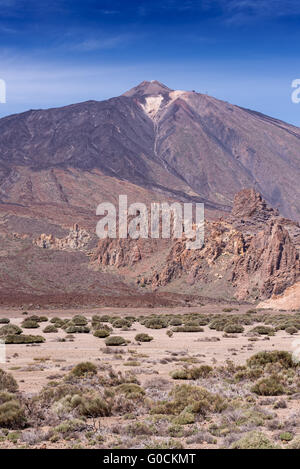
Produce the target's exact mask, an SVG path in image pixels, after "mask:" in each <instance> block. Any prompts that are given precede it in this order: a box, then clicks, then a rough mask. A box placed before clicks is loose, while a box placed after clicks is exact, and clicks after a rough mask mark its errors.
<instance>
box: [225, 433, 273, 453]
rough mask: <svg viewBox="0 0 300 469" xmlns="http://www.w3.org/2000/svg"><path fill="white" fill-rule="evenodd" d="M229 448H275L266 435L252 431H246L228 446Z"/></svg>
mask: <svg viewBox="0 0 300 469" xmlns="http://www.w3.org/2000/svg"><path fill="white" fill-rule="evenodd" d="M230 448H231V449H275V448H276V445H274V444H273V443H272V442H271V441H270V440H269V439H268V437H267V436H266V435H264V434H263V433H261V432H257V431H252V432H249V433H246V435H244V436H242V438H240V439H239V440H238V441H236V442H235V443H233V444H232V445H231V446H230Z"/></svg>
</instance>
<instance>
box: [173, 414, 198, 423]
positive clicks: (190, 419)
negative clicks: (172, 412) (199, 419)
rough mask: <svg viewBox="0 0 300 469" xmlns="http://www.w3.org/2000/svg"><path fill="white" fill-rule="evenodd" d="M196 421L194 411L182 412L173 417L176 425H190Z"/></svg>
mask: <svg viewBox="0 0 300 469" xmlns="http://www.w3.org/2000/svg"><path fill="white" fill-rule="evenodd" d="M194 422H195V415H194V414H192V412H182V413H181V414H179V415H178V416H177V417H175V418H174V419H173V423H174V425H189V424H191V423H194Z"/></svg>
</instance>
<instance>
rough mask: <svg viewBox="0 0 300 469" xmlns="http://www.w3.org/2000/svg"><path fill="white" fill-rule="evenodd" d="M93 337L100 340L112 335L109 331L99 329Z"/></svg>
mask: <svg viewBox="0 0 300 469" xmlns="http://www.w3.org/2000/svg"><path fill="white" fill-rule="evenodd" d="M93 335H94V336H95V337H98V338H99V339H105V337H108V336H109V335H110V332H109V331H108V330H107V329H97V330H96V331H95V332H94V334H93Z"/></svg>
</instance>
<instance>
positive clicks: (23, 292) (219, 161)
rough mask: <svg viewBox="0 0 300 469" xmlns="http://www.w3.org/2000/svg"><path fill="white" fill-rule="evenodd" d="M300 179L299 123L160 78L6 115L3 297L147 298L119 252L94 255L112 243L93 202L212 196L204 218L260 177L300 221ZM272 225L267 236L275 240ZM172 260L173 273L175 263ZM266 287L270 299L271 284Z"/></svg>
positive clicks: (160, 285)
mask: <svg viewBox="0 0 300 469" xmlns="http://www.w3.org/2000/svg"><path fill="white" fill-rule="evenodd" d="M299 180H300V129H299V128H297V127H294V126H292V125H289V124H286V123H284V122H281V121H279V120H276V119H272V118H270V117H268V116H264V115H262V114H259V113H257V112H255V111H250V110H248V109H243V108H240V107H238V106H234V105H231V104H229V103H226V102H223V101H219V100H217V99H215V98H213V97H210V96H207V95H204V94H200V93H196V92H195V91H180V90H176V91H174V90H171V89H169V88H168V87H167V86H165V85H163V84H161V83H159V82H158V81H152V82H147V81H145V82H142V83H141V84H140V85H138V86H136V87H135V88H133V89H131V90H130V91H127V92H126V93H124V94H123V95H122V96H119V97H116V98H112V99H109V100H106V101H101V102H97V101H88V102H84V103H79V104H73V105H70V106H65V107H62V108H56V109H46V110H31V111H28V112H25V113H22V114H16V115H12V116H8V117H5V118H3V119H0V258H1V263H0V301H2V302H3V303H7V302H10V303H16V304H17V303H22V302H30V301H31V300H32V301H34V302H35V303H36V302H41V303H43V304H44V303H45V302H49V303H53V304H54V303H55V304H65V303H67V304H70V302H71V301H75V298H77V300H76V301H75V302H77V303H78V304H81V303H85V304H86V303H87V302H90V301H95V303H97V304H98V303H99V301H100V302H101V301H102V302H103V301H104V302H105V301H106V300H105V299H103V298H106V299H107V298H108V297H109V298H110V300H111V302H112V298H113V297H114V296H112V292H114V295H115V296H116V297H117V296H119V297H120V295H121V296H122V298H123V300H122V301H121V300H120V301H119V300H118V301H119V303H120V304H123V305H125V303H126V302H127V304H131V303H132V302H131V300H128V298H131V299H132V298H138V300H137V301H140V298H141V288H140V287H139V285H140V284H141V282H140V283H139V284H137V283H136V279H135V278H131V279H129V280H128V278H127V277H128V275H127V274H125V278H124V277H123V276H122V275H121V273H120V270H119V269H118V268H117V267H116V266H115V265H114V262H112V264H110V261H109V262H107V263H106V262H105V261H103V262H102V260H100V261H99V262H98V261H96V260H97V259H98V260H99V259H100V258H101V259H102V257H103V256H104V257H103V258H105V256H106V258H108V257H109V256H110V254H111V253H110V252H109V249H110V248H111V246H109V245H108V246H107V249H108V252H107V253H106V254H105V253H104V254H103V252H102V251H103V246H102V245H101V246H99V245H98V243H97V239H96V237H95V226H96V222H97V218H96V216H95V209H96V206H97V205H98V204H99V203H101V202H103V201H110V202H113V203H117V201H118V195H119V194H127V195H128V199H129V202H145V203H147V204H149V203H150V202H155V201H172V200H173V201H174V200H176V201H194V202H197V201H199V202H204V203H205V206H206V218H207V219H209V220H212V219H216V218H218V217H219V216H220V215H223V216H224V217H225V218H227V217H228V216H229V213H230V211H231V208H232V205H233V201H234V197H235V194H236V193H237V192H239V191H241V190H243V189H245V188H250V187H251V188H254V189H255V191H256V192H255V191H254V194H256V193H257V192H259V193H260V194H262V196H263V199H265V200H266V201H267V202H268V203H269V204H271V205H272V206H273V207H275V208H276V209H278V210H279V212H280V213H281V214H282V215H284V216H285V217H289V218H291V219H293V220H295V221H297V220H299V219H300V185H299ZM263 199H262V200H263ZM255 203H256V202H255ZM262 203H263V204H264V202H262ZM242 209H243V203H242V207H240V208H239V207H238V205H237V204H236V203H235V208H234V211H238V212H241V213H235V219H236V220H237V219H239V220H240V221H241V220H243V218H245V216H244V214H243V213H242V211H243V210H242ZM259 213H260V215H259V216H264V215H261V213H262V212H261V211H259ZM226 214H228V215H226ZM256 222H257V220H255V221H254V224H256ZM230 223H231V222H230ZM235 223H237V221H235ZM249 223H250V222H249ZM251 223H252V222H251ZM251 223H250V225H251ZM238 229H240V228H238ZM270 229H271V228H270ZM271 231H272V230H271ZM272 233H273V232H272ZM272 233H271V232H270V234H269V235H270V236H271V234H272ZM273 234H274V233H273ZM277 234H278V233H277ZM269 235H266V238H265V240H262V244H264V243H266V245H267V243H268V239H269V238H268V236H269ZM276 236H277V235H276ZM278 236H279V234H278ZM280 236H281V235H280ZM280 236H279V238H278V239H281V238H280ZM283 237H284V236H283ZM276 239H277V238H276ZM278 242H279V241H278ZM286 242H288V238H286ZM292 243H293V241H292ZM279 244H280V242H279ZM144 248H145V251H144V252H147V256H148V257H149V258H150V257H152V261H154V260H155V256H158V253H159V255H160V254H161V253H162V251H163V250H165V254H168V253H169V254H168V255H169V256H172V255H174V256H175V253H174V252H173V254H172V246H170V245H167V244H166V243H162V244H161V245H160V246H154V245H153V244H151V242H149V243H148V244H147V246H146V247H145V246H144ZM144 248H143V249H144ZM116 249H117V247H116ZM124 249H125V252H129V253H130V259H131V260H130V261H129V264H130V262H131V261H132V259H136V260H138V258H139V253H138V249H137V247H136V246H133V245H132V243H130V242H129V243H128V244H127V246H125V247H124ZM170 249H171V251H170V252H169V250H170ZM253 249H254V250H255V247H253ZM99 252H100V254H99ZM288 252H290V253H291V254H290V256H291V257H290V258H289V262H288V264H287V265H288V267H287V269H286V270H285V272H286V275H287V278H286V281H285V282H283V283H280V282H279V284H280V285H281V287H280V288H279V287H278V288H277V290H278V292H279V291H280V292H281V291H282V288H283V286H289V285H291V284H292V283H293V282H294V281H295V278H296V277H297V273H295V272H294V268H291V264H292V263H293V259H294V260H295V259H296V257H297V255H298V254H296V253H295V252H294V251H293V250H292V249H291V250H290V251H289V250H288ZM270 255H271V254H270ZM101 256H102V257H101ZM107 256H108V257H107ZM175 257H176V256H175ZM175 257H174V259H175ZM109 258H110V257H109ZM125 258H126V256H125ZM161 258H164V257H163V256H162V257H161ZM165 259H166V258H165ZM177 259H178V262H182V259H179V258H177ZM297 259H298V258H297ZM167 261H168V262H167V264H166V268H167V266H169V267H170V265H171V264H172V260H170V257H168V259H167ZM296 261H297V260H295V262H296ZM297 262H298V261H297ZM150 264H151V262H150ZM150 264H149V265H150ZM152 264H153V262H152ZM154 264H155V262H154ZM149 265H148V266H144V267H145V269H146V271H147V275H148V277H147V278H148V279H147V282H150V283H148V285H149V287H147V288H150V285H151V288H152V289H156V290H157V293H155V295H156V299H154V297H153V295H152V293H151V292H150V290H149V291H148V293H146V296H145V298H146V297H147V300H145V301H147V302H148V303H149V302H150V303H151V304H154V303H155V302H156V304H157V301H158V303H159V304H160V303H161V302H163V301H164V300H162V299H161V298H162V297H161V298H160V299H157V296H158V295H160V293H159V292H160V289H165V287H166V285H167V284H168V280H166V277H165V274H164V272H163V271H161V272H153V278H151V275H150V273H149V271H148V270H147V269H148V267H149ZM188 266H189V263H187V264H186V266H185V269H188V268H189V267H188ZM144 267H143V268H144ZM290 268H291V275H290V276H289V275H288V273H287V272H288V270H289V269H290ZM295 268H296V270H297V268H298V264H297V265H296V266H295ZM172 269H173V270H174V274H172V275H171V276H170V280H171V281H172V282H173V281H174V279H176V278H177V277H178V269H177V267H176V266H174V265H173V266H172V268H171V270H172ZM193 269H196V264H195V263H193ZM99 270H100V271H99ZM242 270H243V269H242ZM185 273H186V272H185ZM139 274H142V267H141V268H140V271H139ZM179 277H180V275H179ZM208 277H209V276H208ZM195 278H196V280H197V279H198V280H199V279H201V276H197V275H196V276H195ZM155 279H156V280H155ZM198 280H197V281H198ZM245 282H246V280H245ZM196 284H197V282H195V285H196ZM174 285H175V284H174ZM272 285H273V284H272ZM273 286H274V285H273ZM174 288H175V287H174ZM253 288H254V287H253ZM275 290H276V288H275ZM277 290H276V291H277ZM173 291H176V288H175V290H173ZM195 291H196V290H195V289H194V290H193V294H195ZM205 291H206V290H205ZM251 291H252V290H251ZM259 292H264V293H262V297H268V296H270V295H271V294H272V293H274V288H273V287H271V286H270V287H261V290H259ZM196 293H197V291H196ZM147 295H148V296H147ZM149 295H150V296H149ZM151 295H152V296H151ZM165 295H166V294H165ZM249 295H250V296H251V297H255V295H254V294H253V292H252V293H251V292H250V293H249ZM259 295H260V293H258V296H259ZM240 296H243V297H244V298H246V297H247V294H246V293H245V294H243V295H242V294H241V295H240ZM256 296H257V295H256ZM124 298H127V299H126V300H125V299H124ZM91 299H93V300H91ZM128 302H129V303H128Z"/></svg>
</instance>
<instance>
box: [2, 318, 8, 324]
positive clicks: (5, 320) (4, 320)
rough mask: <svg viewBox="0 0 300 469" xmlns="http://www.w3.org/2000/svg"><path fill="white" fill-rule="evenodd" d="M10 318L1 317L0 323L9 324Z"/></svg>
mask: <svg viewBox="0 0 300 469" xmlns="http://www.w3.org/2000/svg"><path fill="white" fill-rule="evenodd" d="M9 322H10V319H8V318H0V324H9Z"/></svg>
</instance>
